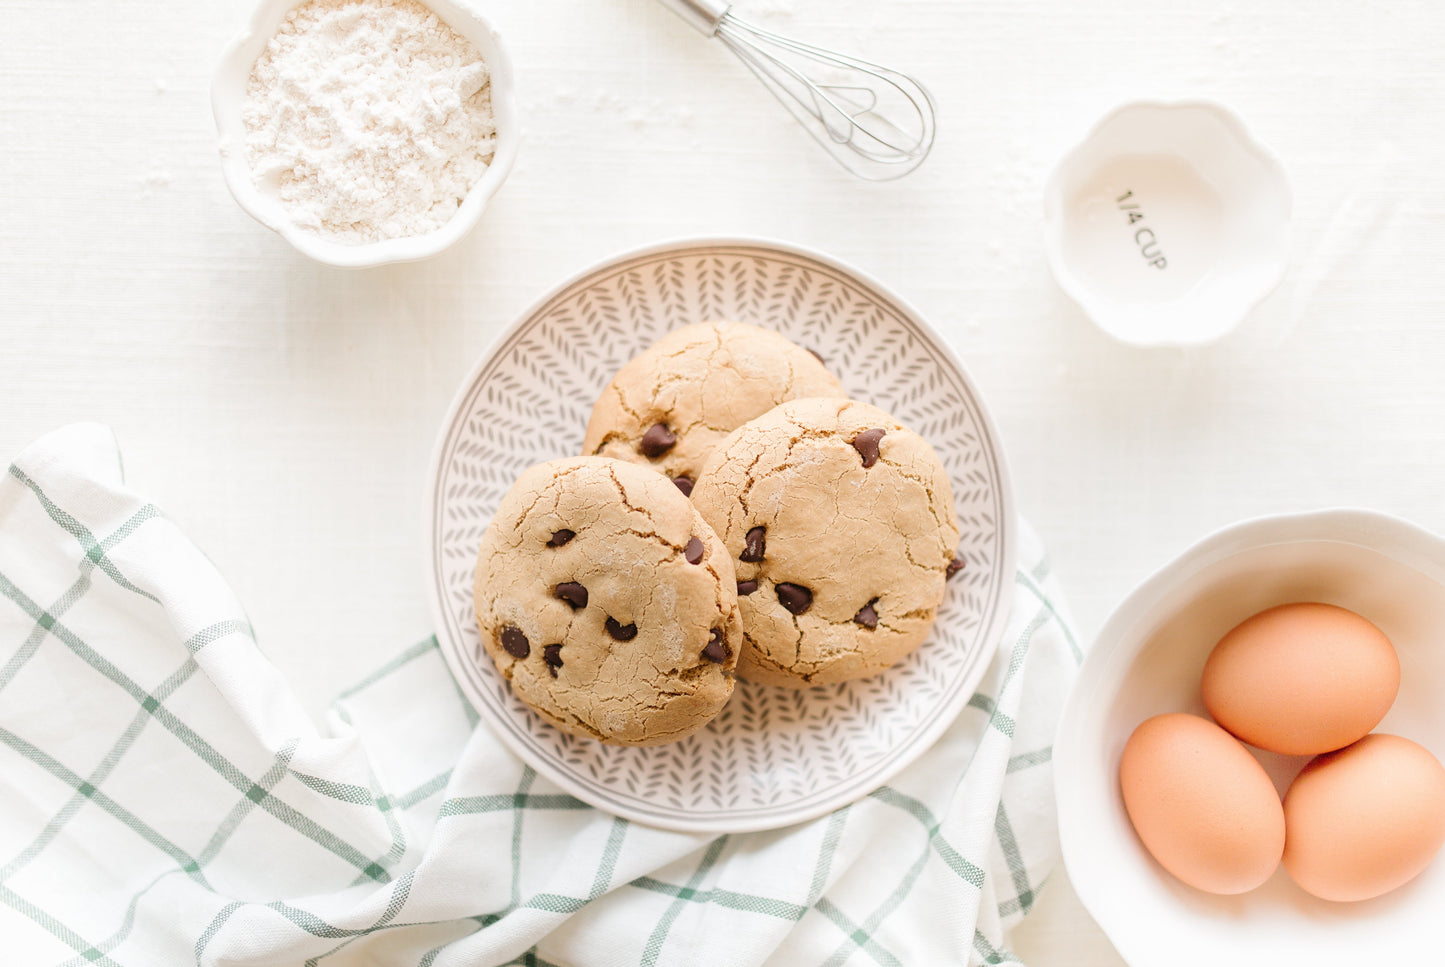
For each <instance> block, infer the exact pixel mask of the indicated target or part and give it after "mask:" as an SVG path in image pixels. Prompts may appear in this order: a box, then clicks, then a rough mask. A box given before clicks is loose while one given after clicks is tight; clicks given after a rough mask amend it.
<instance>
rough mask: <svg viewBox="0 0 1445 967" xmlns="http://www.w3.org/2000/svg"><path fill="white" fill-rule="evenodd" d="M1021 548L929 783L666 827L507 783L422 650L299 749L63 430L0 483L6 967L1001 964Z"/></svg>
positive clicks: (1041, 753)
mask: <svg viewBox="0 0 1445 967" xmlns="http://www.w3.org/2000/svg"><path fill="white" fill-rule="evenodd" d="M1022 533H1023V534H1024V546H1023V547H1022V548H1021V549H1020V555H1019V559H1020V564H1019V568H1018V573H1017V582H1016V597H1015V601H1014V606H1013V615H1012V619H1011V621H1010V623H1009V626H1008V628H1007V630H1006V632H1005V634H1004V636H1003V638H1002V641H1001V642H1000V644H999V647H998V653H997V655H996V656H995V657H994V659H993V661H992V664H991V665H990V667H989V669H988V672H987V674H986V676H985V679H984V681H983V683H982V684H981V685H980V686H979V688H978V691H977V693H976V694H975V695H974V696H973V698H972V700H971V701H970V703H969V705H968V708H967V709H966V710H965V712H964V713H962V714H961V715H960V716H959V718H958V719H957V721H956V722H955V723H954V724H953V725H952V726H951V727H950V729H949V731H948V732H947V733H946V734H945V735H944V737H943V738H942V739H941V740H940V741H939V742H938V743H937V744H936V745H935V746H934V747H933V748H932V749H930V750H929V751H928V752H927V753H925V754H924V756H923V757H922V758H920V759H919V760H918V761H917V762H915V763H913V764H912V765H911V766H909V767H908V768H907V769H905V770H904V771H903V772H901V773H900V774H899V775H898V776H897V777H895V778H894V779H893V780H892V781H890V782H889V783H888V784H886V785H885V786H883V787H881V788H879V789H877V790H875V791H874V792H873V793H871V794H870V795H869V796H867V797H865V798H863V799H862V800H861V801H859V802H857V803H854V804H852V805H850V806H847V807H845V808H843V809H840V810H838V811H837V812H834V813H832V814H830V815H828V816H825V817H822V818H820V819H818V820H816V821H814V822H810V823H804V824H800V825H796V826H791V827H788V828H785V829H779V830H774V831H770V832H762V833H750V834H741V835H718V836H709V835H694V834H682V833H671V832H664V831H660V830H656V829H652V828H648V827H645V826H641V825H637V824H634V823H631V822H628V821H627V820H624V819H621V818H618V817H615V816H611V815H608V814H606V813H603V812H600V811H598V810H596V809H593V808H591V807H588V806H586V805H585V804H583V803H581V802H579V801H578V800H576V799H574V798H572V797H571V796H569V795H566V794H563V793H561V792H560V791H559V790H557V789H556V788H555V787H553V786H551V785H550V784H549V783H548V782H547V781H546V780H544V779H542V778H540V777H539V776H538V775H537V774H536V773H535V772H534V771H533V770H532V769H531V768H529V767H528V766H526V765H524V764H523V763H522V762H520V761H519V760H517V759H516V758H515V757H514V756H513V755H512V754H511V753H509V752H508V751H507V750H506V749H505V748H503V747H502V746H501V745H500V744H499V743H498V742H497V740H496V739H495V738H494V736H493V735H492V734H491V732H490V731H489V730H488V728H487V726H486V725H485V724H482V723H479V722H478V720H477V716H476V713H475V712H474V711H473V710H472V709H471V707H470V706H469V705H468V703H467V702H466V700H465V699H464V698H463V697H462V696H461V694H460V693H459V691H458V690H457V689H456V686H455V684H454V683H453V681H452V679H451V677H450V675H449V674H448V672H447V670H446V666H445V663H444V662H443V660H442V657H441V655H440V652H439V651H438V649H437V647H436V642H435V639H427V640H424V641H422V642H420V643H418V644H417V645H415V646H413V647H411V648H408V649H406V650H405V651H403V652H402V653H401V654H400V655H399V656H397V657H396V658H395V659H394V660H393V661H391V662H390V663H389V664H387V665H386V666H385V667H383V668H381V669H380V670H378V671H377V672H376V673H375V674H373V675H371V676H369V677H368V678H367V679H366V680H364V681H362V682H361V683H359V684H357V685H356V686H354V687H352V688H350V689H348V690H347V691H345V692H343V693H342V695H341V696H340V697H339V698H338V700H337V702H336V704H335V705H334V707H333V710H332V712H331V713H330V714H329V716H328V721H327V722H326V723H325V728H324V729H318V728H317V727H316V725H315V724H314V723H313V722H312V721H311V720H310V719H309V718H308V716H307V715H306V714H305V712H304V711H303V709H302V708H301V706H300V704H299V703H298V702H297V701H296V700H295V698H294V696H293V694H292V693H291V691H290V690H289V689H288V686H287V683H286V682H285V681H284V680H282V678H281V677H280V676H279V674H278V673H277V672H276V670H275V668H274V667H273V665H272V664H271V663H270V662H269V661H268V660H267V659H266V657H265V656H264V654H263V653H262V651H261V649H260V648H259V647H258V645H257V642H256V641H255V640H254V636H253V634H252V632H251V627H250V624H249V623H248V622H247V620H246V616H245V613H244V611H243V610H242V608H241V606H240V604H239V602H238V601H237V600H236V598H235V596H234V595H233V594H232V592H231V591H230V589H229V587H228V586H227V584H226V582H225V581H224V580H223V579H222V577H221V576H220V574H219V573H218V572H217V571H216V569H215V568H214V567H213V566H212V565H211V563H210V562H209V561H208V560H207V559H206V557H205V556H204V554H202V553H201V552H200V551H199V550H198V549H197V548H196V547H195V545H194V544H192V543H191V542H190V541H189V540H188V539H187V538H186V537H185V536H184V534H182V533H181V532H180V531H179V530H178V529H177V528H176V527H175V526H174V524H172V523H171V522H170V521H169V520H167V519H166V517H165V516H164V515H163V514H162V513H161V512H160V511H159V510H158V509H157V508H156V507H155V506H153V505H152V504H150V503H149V502H147V501H146V500H145V499H144V498H142V497H140V496H139V495H137V494H135V493H133V492H131V491H129V490H128V489H127V488H126V487H125V485H124V483H123V481H122V476H121V470H120V461H119V454H118V452H117V449H116V446H115V443H114V439H113V437H112V435H111V434H110V432H109V431H108V430H107V429H106V428H104V427H101V426H98V425H95V424H78V425H75V426H71V427H67V428H65V429H63V430H60V431H57V432H55V433H53V434H51V435H49V436H47V437H45V438H44V439H42V440H40V441H39V442H37V443H35V444H34V445H32V446H31V447H30V448H28V449H27V450H26V451H24V453H22V454H21V455H20V456H19V457H18V458H17V459H16V460H15V462H14V463H13V464H12V465H11V466H10V468H9V471H8V473H7V474H5V475H4V476H3V477H0V661H3V667H0V936H4V937H5V945H6V948H7V955H6V960H7V962H15V963H24V964H37V963H66V964H77V965H79V964H87V963H99V964H107V965H116V964H127V965H129V964H137V965H140V964H145V965H150V964H183V963H192V962H194V963H196V964H206V965H220V964H226V965H274V964H327V965H344V964H417V965H431V967H445V965H468V967H475V965H479V964H537V965H548V964H551V965H587V967H593V965H596V967H612V965H624V964H626V965H638V964H645V965H673V964H676V965H753V964H787V965H815V964H816V965H828V967H841V965H850V964H884V965H896V964H902V965H921V964H950V963H953V964H963V963H969V964H978V963H987V964H1006V963H1016V962H1017V961H1016V960H1015V959H1014V958H1013V956H1012V955H1011V954H1010V953H1009V952H1008V950H1007V947H1006V937H1007V931H1008V929H1009V928H1010V927H1011V926H1012V925H1013V924H1015V923H1016V922H1017V921H1018V920H1019V919H1020V918H1021V917H1023V915H1024V914H1026V913H1027V912H1028V910H1029V909H1030V907H1031V906H1032V904H1033V902H1034V898H1035V896H1036V894H1037V891H1038V889H1039V887H1040V885H1041V884H1042V882H1043V880H1044V877H1045V876H1046V875H1047V873H1048V870H1049V868H1050V867H1051V866H1052V864H1053V863H1054V861H1055V859H1056V855H1057V844H1056V833H1055V827H1054V804H1053V790H1052V783H1051V777H1050V768H1049V758H1050V746H1051V743H1052V739H1053V733H1054V728H1055V724H1056V721H1057V716H1058V714H1059V711H1060V708H1061V706H1062V703H1063V700H1064V696H1065V695H1066V693H1067V690H1068V687H1069V685H1070V683H1071V682H1072V680H1073V677H1074V673H1075V669H1076V667H1077V663H1078V660H1079V658H1080V657H1081V656H1080V651H1079V647H1078V645H1077V643H1076V642H1075V638H1074V635H1073V632H1072V630H1071V628H1070V624H1069V619H1068V616H1067V612H1066V609H1065V606H1064V604H1063V602H1062V599H1061V597H1060V595H1059V590H1058V588H1057V586H1056V584H1055V582H1054V581H1053V579H1052V578H1051V576H1050V574H1049V568H1048V564H1047V563H1046V561H1045V559H1044V557H1043V554H1042V550H1041V548H1040V547H1039V545H1038V542H1037V539H1036V538H1034V537H1033V535H1032V532H1031V531H1029V530H1028V528H1022ZM344 606H345V602H335V601H318V602H316V607H318V608H339V607H344ZM273 647H285V645H273ZM292 647H305V643H304V642H297V643H294V644H293V645H292Z"/></svg>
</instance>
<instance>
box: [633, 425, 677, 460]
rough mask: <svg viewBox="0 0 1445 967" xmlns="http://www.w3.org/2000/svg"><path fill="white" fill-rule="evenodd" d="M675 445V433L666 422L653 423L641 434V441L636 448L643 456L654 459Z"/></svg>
mask: <svg viewBox="0 0 1445 967" xmlns="http://www.w3.org/2000/svg"><path fill="white" fill-rule="evenodd" d="M675 446H677V434H676V433H673V432H672V431H671V430H669V429H668V428H667V424H666V423H654V424H653V425H652V426H650V427H648V428H647V432H646V433H644V434H642V442H640V443H638V444H637V449H638V450H639V451H641V453H642V455H643V456H644V457H650V458H651V459H653V460H656V459H657V458H658V457H660V456H662V455H663V454H664V453H666V452H667V451H669V450H671V449H672V448H673V447H675Z"/></svg>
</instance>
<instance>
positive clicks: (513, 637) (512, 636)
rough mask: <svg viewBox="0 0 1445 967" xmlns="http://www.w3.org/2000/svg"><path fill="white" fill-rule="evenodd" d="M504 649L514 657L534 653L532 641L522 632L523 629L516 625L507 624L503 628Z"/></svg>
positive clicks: (522, 656)
mask: <svg viewBox="0 0 1445 967" xmlns="http://www.w3.org/2000/svg"><path fill="white" fill-rule="evenodd" d="M501 639H502V650H503V651H505V652H506V653H507V654H509V655H511V656H512V657H513V658H526V657H527V656H528V655H530V654H531V653H532V643H531V642H530V641H528V640H527V636H526V635H524V634H522V629H521V628H518V627H517V626H516V625H507V626H506V627H505V628H503V629H502V634H501Z"/></svg>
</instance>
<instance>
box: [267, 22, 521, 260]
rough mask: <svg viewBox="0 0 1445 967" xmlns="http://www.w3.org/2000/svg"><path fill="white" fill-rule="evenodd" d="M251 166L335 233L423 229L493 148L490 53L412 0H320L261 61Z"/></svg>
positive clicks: (303, 217) (319, 229)
mask: <svg viewBox="0 0 1445 967" xmlns="http://www.w3.org/2000/svg"><path fill="white" fill-rule="evenodd" d="M242 116H243V120H244V121H245V125H246V155H247V160H248V162H249V164H250V168H251V174H252V177H253V178H254V179H255V181H256V184H257V186H258V187H259V188H260V189H261V190H262V191H263V192H264V193H267V194H271V195H273V196H275V197H278V198H279V199H280V201H281V204H282V207H283V208H284V209H285V210H286V212H287V214H288V215H290V217H291V220H292V221H293V222H295V223H296V224H297V225H299V226H301V227H302V228H305V229H307V230H310V231H313V232H316V233H318V234H320V235H322V236H324V237H326V238H328V239H330V240H332V241H336V242H341V243H345V244H353V245H354V244H363V243H366V242H375V241H380V240H382V239H389V238H402V237H407V236H413V235H422V234H425V233H426V232H429V231H432V230H433V229H436V228H439V227H441V226H442V225H444V224H445V223H446V222H447V221H448V220H449V219H450V218H451V217H452V216H453V215H455V214H456V211H457V208H458V206H459V205H460V204H461V202H462V199H463V198H465V197H466V194H467V191H468V190H469V189H470V188H471V187H472V186H473V185H475V184H476V183H477V181H478V180H480V179H481V177H482V175H483V174H484V173H485V172H486V170H487V165H488V164H489V163H490V162H491V160H492V154H493V150H494V144H495V138H496V126H495V124H494V123H493V118H492V92H491V87H490V86H489V84H488V75H487V65H486V64H485V63H484V62H483V61H482V57H481V54H480V53H479V52H478V51H477V49H476V47H474V46H473V45H472V43H471V42H470V41H468V40H467V39H466V38H464V37H462V36H461V35H459V34H458V33H457V32H456V31H454V30H453V29H452V28H451V27H449V26H448V25H447V24H446V23H445V22H444V21H442V20H441V19H439V18H438V17H437V15H436V14H435V13H433V12H432V11H430V10H428V9H427V8H426V7H424V6H422V5H421V4H420V3H417V2H416V0H311V2H309V3H305V4H303V5H301V6H299V7H296V8H295V9H293V10H292V11H291V12H290V13H288V14H287V15H286V19H285V20H284V21H282V23H281V26H280V28H279V29H278V30H277V32H276V35H275V36H274V37H272V38H271V40H270V41H269V42H268V43H267V45H266V50H265V51H264V52H263V53H262V54H261V56H260V57H259V58H257V60H256V65H255V67H254V68H252V70H251V79H250V83H249V85H248V88H247V91H246V105H245V108H244V111H243V115H242Z"/></svg>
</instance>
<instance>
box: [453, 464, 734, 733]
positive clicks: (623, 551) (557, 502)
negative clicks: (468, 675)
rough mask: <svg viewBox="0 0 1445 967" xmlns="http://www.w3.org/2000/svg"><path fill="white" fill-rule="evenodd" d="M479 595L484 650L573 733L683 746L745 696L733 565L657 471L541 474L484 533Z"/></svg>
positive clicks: (611, 468) (515, 491)
mask: <svg viewBox="0 0 1445 967" xmlns="http://www.w3.org/2000/svg"><path fill="white" fill-rule="evenodd" d="M473 592H474V593H473V601H474V603H475V607H476V615H477V626H478V629H479V630H480V632H481V638H482V646H483V648H484V649H485V651H486V652H487V654H488V655H490V656H491V658H492V660H493V661H494V662H496V665H497V668H498V670H499V671H500V672H501V673H502V674H503V675H504V676H505V677H506V678H507V679H508V680H509V681H510V682H511V686H512V691H513V692H514V693H515V694H516V695H517V697H518V698H520V699H521V700H522V701H523V702H525V703H526V704H527V705H529V706H531V707H532V708H533V709H534V710H535V711H536V712H537V713H538V714H539V715H541V716H542V717H543V718H545V719H547V720H548V721H550V722H552V723H553V724H554V725H556V726H557V727H558V728H561V729H563V730H564V731H566V732H569V733H571V734H573V735H577V736H583V737H588V738H593V739H598V740H600V741H602V742H607V743H610V744H613V745H657V744H660V743H664V742H672V741H676V740H678V739H681V738H684V737H686V736H688V735H691V734H692V733H694V732H696V731H697V730H699V729H701V728H702V727H703V726H704V725H706V724H707V723H708V722H709V721H711V720H712V718H713V717H714V716H715V715H717V713H718V712H719V711H721V709H722V707H723V705H724V704H725V703H726V702H727V700H728V696H729V695H731V694H732V688H733V670H734V668H735V667H736V664H737V655H738V652H739V650H740V649H741V647H742V622H741V617H740V614H739V610H738V605H737V591H736V579H735V575H734V569H733V565H732V561H731V559H730V558H729V557H728V554H727V551H726V549H725V548H724V547H723V545H722V542H721V541H720V540H719V539H718V537H717V535H716V534H715V533H714V532H713V530H712V528H711V527H709V526H708V524H707V522H706V521H704V520H703V518H702V516H701V515H700V514H699V513H698V512H697V511H696V509H695V508H694V507H693V506H692V504H691V503H690V502H689V501H688V499H687V498H686V497H684V496H683V495H682V493H681V492H679V490H678V489H677V487H676V486H674V485H673V484H672V483H671V482H670V481H669V480H668V479H667V478H666V477H663V476H660V475H659V474H657V473H655V472H654V471H651V470H648V469H646V468H644V467H639V466H636V465H634V464H630V463H623V462H620V461H617V460H608V459H603V458H599V457H572V458H569V459H565V460H554V461H551V462H549V463H543V464H538V465H537V466H535V467H532V468H530V469H529V470H527V471H526V472H525V473H523V474H522V475H521V476H520V477H519V478H518V479H517V482H516V483H515V484H514V485H513V487H512V489H511V490H510V491H509V492H508V493H507V495H506V496H505V497H504V498H502V502H501V504H500V505H499V506H498V507H497V513H496V515H495V516H494V517H493V519H492V522H491V524H490V525H489V526H488V527H487V530H486V532H485V533H484V534H483V536H482V543H481V549H480V551H479V553H478V556H477V568H476V575H475V582H474V585H473ZM477 658H478V660H482V656H481V655H478V656H477Z"/></svg>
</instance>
